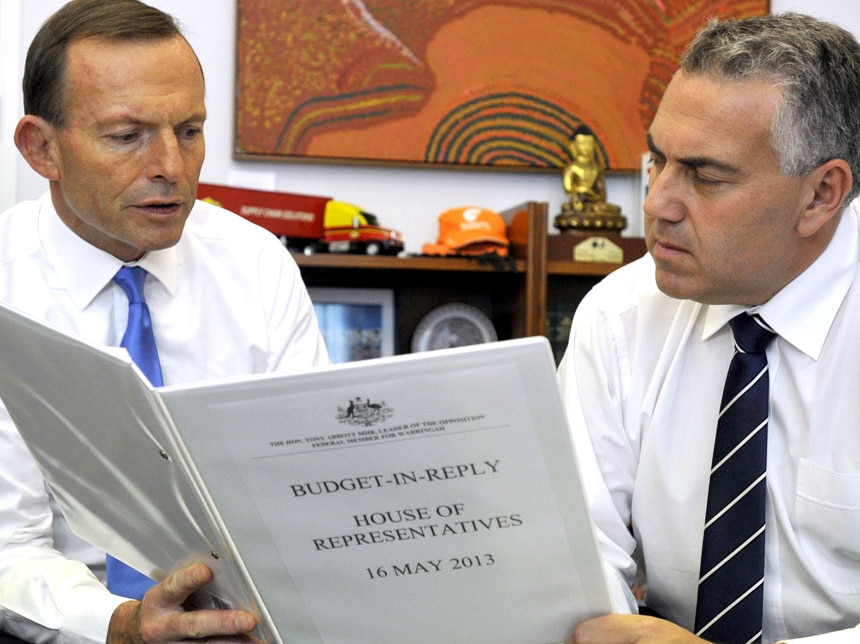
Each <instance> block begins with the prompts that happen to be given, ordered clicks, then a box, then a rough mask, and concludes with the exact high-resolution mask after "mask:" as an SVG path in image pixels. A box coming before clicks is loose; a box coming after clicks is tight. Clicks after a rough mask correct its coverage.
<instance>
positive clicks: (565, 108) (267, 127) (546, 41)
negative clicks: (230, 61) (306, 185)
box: [234, 0, 769, 171]
mask: <svg viewBox="0 0 860 644" xmlns="http://www.w3.org/2000/svg"><path fill="white" fill-rule="evenodd" d="M768 10H769V2H768V0H689V1H687V2H683V3H678V2H667V1H666V0H616V1H614V2H612V3H608V2H605V0H423V1H422V0H414V1H413V2H410V3H408V5H406V4H404V3H403V2H402V0H351V1H350V2H340V1H339V0H237V48H236V51H237V64H236V90H237V94H236V124H235V125H236V127H235V141H234V154H235V156H236V157H238V158H243V159H249V158H265V159H280V160H290V159H293V160H303V161H307V160H314V161H338V162H358V163H392V164H414V163H421V164H433V165H441V166H446V167H460V168H463V167H495V168H527V169H535V168H547V169H554V170H555V169H557V168H559V167H562V166H563V165H564V164H565V163H566V162H567V160H568V158H569V157H568V145H567V140H568V137H569V136H570V134H571V132H573V130H574V129H575V128H576V127H577V126H578V125H581V124H585V125H587V126H589V127H590V128H591V129H592V131H593V132H594V133H595V135H596V138H597V141H598V156H600V157H602V161H603V162H604V163H605V165H606V166H607V167H608V168H609V169H610V170H626V171H635V170H636V169H638V164H639V155H640V153H641V152H642V150H643V149H644V140H645V132H646V129H647V127H648V126H649V125H650V122H651V119H652V118H653V115H654V112H655V111H656V106H657V104H658V102H659V100H660V97H661V96H662V93H663V90H664V89H665V86H666V83H668V81H669V79H670V78H671V75H672V73H673V72H674V70H675V69H676V67H677V62H678V58H679V56H680V54H681V51H682V50H683V48H684V46H685V45H686V43H687V42H688V41H689V39H690V38H691V37H692V36H693V34H694V33H695V32H696V30H697V29H698V28H699V27H700V26H701V25H702V24H703V23H704V22H705V20H706V19H707V18H708V17H710V16H712V15H720V16H724V17H740V16H747V15H754V14H764V13H767V12H768Z"/></svg>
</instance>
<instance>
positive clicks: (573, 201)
mask: <svg viewBox="0 0 860 644" xmlns="http://www.w3.org/2000/svg"><path fill="white" fill-rule="evenodd" d="M570 156H571V160H570V163H568V164H567V166H565V168H564V175H563V183H564V191H565V192H566V193H567V196H568V198H567V201H566V202H564V203H563V204H562V205H561V213H559V214H558V215H557V216H556V218H555V222H554V225H555V227H556V228H558V229H559V230H560V231H561V232H563V233H567V232H574V233H594V232H610V233H611V232H620V231H622V230H624V228H626V227H627V218H626V217H625V216H624V215H622V214H621V208H619V207H618V206H616V205H614V204H611V203H607V202H606V181H605V178H604V174H605V168H604V167H603V165H601V163H600V160H599V159H598V158H597V154H596V153H595V141H594V133H593V132H592V131H591V130H590V129H589V128H588V127H586V126H584V125H583V126H580V127H578V128H577V129H576V130H575V131H574V133H573V134H572V135H571V137H570Z"/></svg>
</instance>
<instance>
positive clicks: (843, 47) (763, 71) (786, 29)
mask: <svg viewBox="0 0 860 644" xmlns="http://www.w3.org/2000/svg"><path fill="white" fill-rule="evenodd" d="M681 70H682V71H684V73H689V74H707V75H710V76H714V77H717V78H720V79H729V80H746V79H756V78H758V79H770V80H772V81H773V82H774V83H775V84H776V85H778V86H779V87H781V88H782V98H781V101H780V105H779V107H778V108H777V113H776V115H775V117H774V120H773V124H772V127H771V139H772V146H773V149H774V152H775V153H776V155H777V158H778V159H779V161H780V169H781V171H782V173H783V174H785V175H787V176H803V175H805V174H807V173H808V172H810V171H811V170H813V169H814V168H816V167H818V166H819V165H821V164H822V163H825V162H826V161H829V160H831V159H843V160H844V161H845V162H846V163H848V165H849V167H850V168H851V173H852V177H853V182H852V186H851V190H850V192H849V193H848V195H847V197H846V199H845V203H848V202H849V201H850V200H852V199H853V198H854V197H856V196H857V195H858V194H860V145H858V136H860V44H858V43H857V40H856V39H855V38H854V36H853V35H852V34H851V33H850V32H848V31H846V30H845V29H843V28H841V27H838V26H837V25H834V24H831V23H828V22H824V21H821V20H818V19H815V18H812V17H810V16H805V15H802V14H798V13H782V14H776V15H766V16H757V17H753V18H744V19H739V20H728V21H723V22H720V21H718V20H715V19H714V20H711V21H710V22H709V23H708V25H707V26H706V27H704V28H703V29H702V30H701V31H700V32H699V33H698V34H697V35H696V37H695V38H694V39H693V41H692V42H691V43H690V45H689V46H688V47H687V50H686V51H685V52H684V54H683V56H682V58H681Z"/></svg>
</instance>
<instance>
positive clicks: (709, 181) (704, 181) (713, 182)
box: [695, 173, 723, 186]
mask: <svg viewBox="0 0 860 644" xmlns="http://www.w3.org/2000/svg"><path fill="white" fill-rule="evenodd" d="M695 180H696V183H698V184H699V185H702V186H718V185H720V184H721V183H723V182H722V181H721V180H720V179H713V178H710V177H707V176H702V175H701V174H699V173H696V175H695Z"/></svg>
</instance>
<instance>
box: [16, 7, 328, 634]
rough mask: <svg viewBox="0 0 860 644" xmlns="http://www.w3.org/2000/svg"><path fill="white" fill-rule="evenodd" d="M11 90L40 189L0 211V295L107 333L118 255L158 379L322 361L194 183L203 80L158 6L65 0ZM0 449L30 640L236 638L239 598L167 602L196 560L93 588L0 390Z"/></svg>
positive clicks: (116, 306)
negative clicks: (200, 603)
mask: <svg viewBox="0 0 860 644" xmlns="http://www.w3.org/2000/svg"><path fill="white" fill-rule="evenodd" d="M24 97H25V116H24V117H23V118H22V119H21V120H20V122H19V124H18V127H17V129H16V132H15V142H16V145H17V146H18V148H19V150H20V152H21V154H22V155H23V156H24V158H25V159H26V160H27V162H28V163H29V164H30V165H31V166H32V167H33V168H34V169H35V170H36V171H37V172H38V173H39V174H40V175H41V176H43V177H45V178H46V179H47V180H48V185H49V192H48V193H47V194H46V195H45V196H44V197H43V198H41V199H40V200H37V201H33V202H25V203H21V204H18V205H16V206H14V207H13V208H11V209H9V210H8V211H6V212H5V213H3V214H2V215H0V302H3V303H4V304H7V305H10V306H12V307H14V308H17V309H20V310H23V311H25V312H27V313H29V314H30V315H33V316H34V317H37V318H39V319H42V320H44V321H46V322H48V323H49V324H52V325H53V326H56V327H58V328H59V329H61V330H64V331H66V332H69V333H73V334H76V335H78V336H79V337H81V338H83V339H84V340H86V341H88V342H91V343H93V344H97V345H114V346H118V345H120V341H121V339H122V338H123V334H124V330H125V328H126V323H127V322H128V321H129V318H130V317H131V315H130V313H129V307H130V301H129V300H130V299H133V297H132V296H131V295H126V290H125V286H121V285H120V282H119V281H114V278H115V276H117V274H118V272H119V271H120V269H123V272H125V271H126V269H131V270H132V271H133V274H135V275H137V276H138V277H139V278H140V281H139V284H140V286H141V288H142V293H143V296H144V300H145V302H146V304H147V305H148V309H149V311H150V313H151V327H152V330H153V334H154V341H155V346H156V348H157V354H158V355H157V358H158V361H159V363H160V366H159V368H160V371H161V374H160V375H161V377H163V382H164V384H168V385H169V384H176V383H181V382H190V381H195V380H202V379H207V378H217V377H223V376H235V375H242V374H252V373H262V372H272V371H284V370H293V371H299V370H305V369H308V368H310V367H312V366H314V365H317V364H323V363H326V362H327V361H328V356H327V353H326V349H325V346H324V343H323V341H322V336H321V335H320V332H319V328H318V326H317V321H316V317H315V315H314V312H313V306H312V304H311V301H310V298H309V297H308V294H307V291H306V289H305V287H304V285H303V283H302V281H301V277H300V275H299V271H298V268H297V266H296V264H295V262H294V261H293V260H292V258H291V256H290V255H289V253H288V252H287V251H286V250H285V249H284V248H283V246H282V245H281V244H280V242H279V241H278V240H277V239H276V238H275V237H274V236H273V235H271V234H269V233H268V232H266V231H264V230H263V229H261V228H259V227H257V226H254V225H252V224H250V223H248V222H247V221H245V220H243V219H242V218H241V217H238V216H236V215H234V214H232V213H228V212H226V211H223V210H221V209H219V208H216V207H214V206H212V205H209V204H206V203H203V202H198V201H196V199H195V197H196V192H197V181H198V176H199V172H200V168H201V165H202V163H203V158H204V153H205V145H204V140H203V125H204V122H205V120H206V107H205V102H204V80H203V73H202V69H201V67H200V63H199V61H198V59H197V57H196V55H195V54H194V51H193V50H192V49H191V47H190V45H189V44H188V42H187V41H186V40H185V38H184V37H183V36H182V34H181V32H180V31H179V29H178V28H177V26H176V24H175V22H174V20H173V19H172V18H171V17H170V16H168V15H167V14H165V13H163V12H161V11H159V10H157V9H154V8H152V7H149V6H147V5H145V4H143V3H141V2H138V1H137V0H73V1H72V2H69V3H68V4H67V5H65V6H64V7H62V8H61V9H60V10H59V11H58V12H56V13H55V14H54V15H53V16H52V17H51V18H49V19H48V20H47V21H46V22H45V24H44V25H43V26H42V28H41V29H40V31H39V33H38V34H37V36H36V37H35V39H34V40H33V43H32V45H31V47H30V50H29V52H28V55H27V60H26V67H25V76H24ZM117 280H120V278H119V277H117ZM134 297H136V296H134ZM123 346H125V345H124V344H123ZM69 377H70V378H73V377H74V375H73V374H69ZM150 379H151V380H152V379H153V377H152V376H150ZM155 384H157V383H155ZM0 396H2V392H0ZM0 452H2V454H3V467H2V468H0V631H7V632H9V633H13V634H15V635H17V636H19V637H21V638H24V639H26V640H31V641H37V640H38V641H43V640H44V639H45V638H48V637H51V636H54V637H56V638H57V639H61V640H63V641H93V642H95V641H102V642H103V641H105V640H107V641H109V642H158V641H177V640H183V639H188V638H207V637H233V638H236V639H243V638H244V637H245V635H244V634H245V633H248V632H250V631H252V630H253V629H254V628H255V625H256V623H255V619H254V617H253V615H251V614H250V613H248V612H245V611H242V610H225V611H189V612H186V611H184V610H183V602H184V601H185V600H186V598H187V597H188V596H189V594H190V593H191V592H193V591H194V590H197V589H199V588H201V587H203V586H204V585H205V584H206V583H207V582H208V580H209V579H210V578H211V571H210V570H209V569H208V568H207V567H206V566H205V565H203V564H198V565H192V566H189V567H187V568H184V569H182V570H179V571H177V572H175V573H174V574H172V575H170V576H168V577H167V578H166V579H165V580H163V581H162V582H161V583H159V584H157V585H155V586H154V587H152V588H151V589H150V590H148V591H146V592H145V594H144V595H143V598H142V600H131V601H129V599H128V598H127V597H130V596H133V595H134V594H135V593H134V592H132V593H131V594H129V595H128V596H126V597H122V596H119V595H116V594H112V593H110V592H108V591H107V589H106V588H105V587H104V586H103V585H102V584H101V583H100V582H99V580H98V579H97V578H96V577H95V576H94V575H93V574H92V573H91V572H90V570H89V569H88V568H87V567H86V566H85V565H83V564H82V563H81V562H79V561H74V560H72V559H70V558H67V557H65V556H64V555H63V554H61V553H60V552H58V551H57V550H55V549H54V547H53V546H54V545H55V544H54V542H55V537H58V536H59V535H60V534H62V533H61V532H60V531H59V526H61V525H62V524H63V521H62V517H61V516H53V514H52V511H51V505H50V498H49V495H48V493H47V490H46V488H45V484H44V481H43V479H42V477H41V475H40V473H39V470H38V468H37V466H36V464H35V462H34V461H33V459H32V457H31V456H30V454H29V453H28V451H27V449H26V447H25V446H24V444H23V441H22V440H21V437H20V435H19V434H18V433H17V431H16V430H15V427H14V425H13V424H12V422H11V420H10V418H9V416H8V413H7V412H6V410H5V409H3V408H0ZM85 475H86V473H82V476H85ZM61 545H62V544H61V543H59V542H57V543H56V546H57V547H58V548H59V547H60V546H61ZM146 585H147V586H148V585H149V584H148V583H147V584H146ZM118 592H120V591H118ZM122 592H125V591H122ZM140 592H143V591H140Z"/></svg>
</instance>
